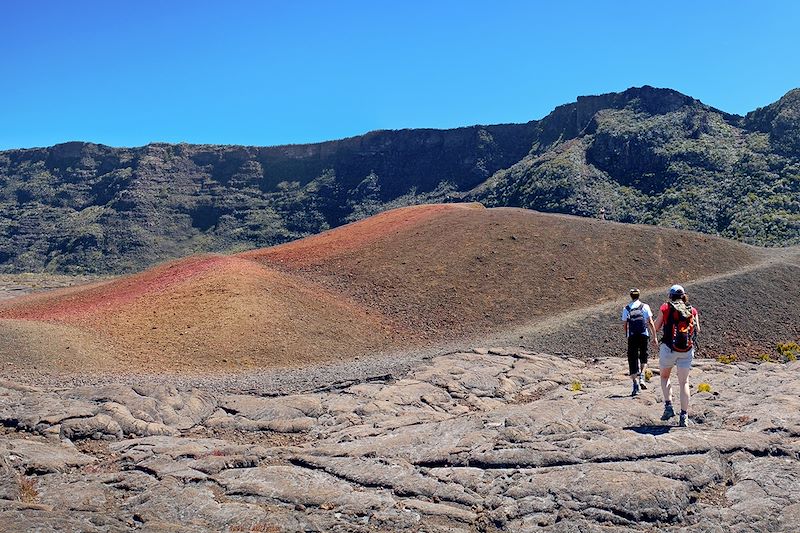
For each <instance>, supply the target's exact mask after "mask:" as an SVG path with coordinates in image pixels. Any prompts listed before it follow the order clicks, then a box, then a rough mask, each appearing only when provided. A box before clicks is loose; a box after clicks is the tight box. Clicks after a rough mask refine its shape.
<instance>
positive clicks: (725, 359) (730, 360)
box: [717, 355, 736, 365]
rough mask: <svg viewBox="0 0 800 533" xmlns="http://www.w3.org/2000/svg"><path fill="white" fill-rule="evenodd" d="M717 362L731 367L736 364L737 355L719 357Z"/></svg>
mask: <svg viewBox="0 0 800 533" xmlns="http://www.w3.org/2000/svg"><path fill="white" fill-rule="evenodd" d="M717 361H719V362H720V363H722V364H723V365H730V364H733V363H735V362H736V356H735V355H720V356H719V357H717Z"/></svg>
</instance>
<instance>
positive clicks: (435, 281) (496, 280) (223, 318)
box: [0, 204, 791, 372]
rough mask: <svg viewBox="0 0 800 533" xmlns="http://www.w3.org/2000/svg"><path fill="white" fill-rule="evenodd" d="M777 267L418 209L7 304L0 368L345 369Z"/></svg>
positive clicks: (522, 213)
mask: <svg viewBox="0 0 800 533" xmlns="http://www.w3.org/2000/svg"><path fill="white" fill-rule="evenodd" d="M769 256H770V253H768V251H766V250H762V249H759V248H754V247H751V246H746V245H742V244H739V243H735V242H732V241H727V240H724V239H719V238H714V237H709V236H707V235H702V234H697V233H691V232H683V231H677V230H669V229H664V228H657V227H652V226H633V225H624V224H617V223H611V222H605V221H599V220H590V219H585V218H577V217H570V216H561V215H548V214H541V213H536V212H532V211H527V210H523V209H512V208H499V209H484V208H483V207H482V206H480V204H447V205H424V206H417V207H408V208H402V209H396V210H393V211H388V212H384V213H381V214H379V215H376V216H373V217H371V218H369V219H366V220H363V221H360V222H356V223H353V224H350V225H347V226H344V227H341V228H337V229H335V230H331V231H328V232H325V233H322V234H320V235H316V236H313V237H309V238H306V239H303V240H300V241H295V242H292V243H288V244H285V245H281V246H275V247H272V248H266V249H260V250H253V251H250V252H246V253H241V254H237V255H233V256H221V255H204V256H196V257H189V258H187V259H183V260H179V261H175V262H171V263H167V264H164V265H160V266H158V267H156V268H153V269H150V270H147V271H145V272H142V273H140V274H137V275H133V276H128V277H123V278H118V279H115V280H112V281H106V282H101V283H95V284H92V285H86V286H80V287H75V288H71V289H66V290H59V291H53V292H49V293H41V294H36V295H32V296H28V297H23V298H18V299H15V300H11V301H9V302H6V303H4V304H2V305H0V335H2V336H3V338H4V341H5V342H4V343H3V346H0V360H14V361H24V362H25V363H26V364H36V365H41V367H42V368H55V369H63V370H81V371H86V370H92V371H148V372H164V371H190V372H208V371H216V370H219V371H223V370H237V369H246V368H254V367H275V366H294V365H304V364H309V363H320V362H328V361H336V360H345V359H349V358H352V357H354V356H358V355H368V354H373V353H377V352H390V351H394V350H404V349H408V348H422V347H430V346H433V345H436V344H437V343H441V342H443V341H447V340H453V339H459V338H465V337H471V336H477V335H484V334H488V333H490V332H495V331H498V330H502V329H507V328H510V327H513V326H519V325H522V324H528V323H532V322H536V321H537V320H540V319H543V318H548V317H551V316H553V315H555V314H559V313H565V312H574V311H576V310H580V309H582V308H585V307H588V306H592V305H595V304H598V303H601V302H608V301H612V300H617V299H619V298H620V296H624V295H625V294H626V293H627V290H628V288H629V287H630V286H633V285H636V286H639V287H642V288H643V289H644V288H648V287H650V288H660V287H664V286H668V285H670V284H672V283H674V282H684V283H686V282H689V281H691V280H696V279H699V278H704V277H708V276H713V275H720V274H723V273H728V272H736V271H738V270H742V269H747V268H753V265H757V264H760V263H761V262H763V261H764V260H765V258H768V257H769ZM689 257H690V258H691V261H689V260H687V259H686V258H689ZM790 275H791V274H790ZM578 332H579V330H578ZM590 334H591V332H589V335H590Z"/></svg>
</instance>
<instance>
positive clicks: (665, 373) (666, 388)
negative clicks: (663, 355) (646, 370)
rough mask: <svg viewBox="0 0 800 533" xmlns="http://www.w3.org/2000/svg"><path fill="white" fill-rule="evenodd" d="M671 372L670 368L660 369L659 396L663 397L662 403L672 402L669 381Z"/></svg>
mask: <svg viewBox="0 0 800 533" xmlns="http://www.w3.org/2000/svg"><path fill="white" fill-rule="evenodd" d="M671 372H672V369H671V368H663V367H662V368H661V369H660V372H659V374H661V394H663V395H664V402H671V401H672V383H670V381H669V375H670V373H671Z"/></svg>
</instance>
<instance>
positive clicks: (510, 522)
mask: <svg viewBox="0 0 800 533" xmlns="http://www.w3.org/2000/svg"><path fill="white" fill-rule="evenodd" d="M797 365H798V363H791V364H788V365H783V364H774V363H764V364H760V365H756V364H750V363H748V364H745V363H742V364H739V365H724V364H720V363H716V362H708V361H705V362H700V363H699V365H698V367H697V368H696V369H695V370H694V371H693V375H692V386H693V389H696V388H697V385H698V383H700V382H704V383H707V384H709V385H710V387H711V390H710V391H709V392H704V393H699V394H695V395H694V397H693V408H692V415H693V420H694V422H695V424H694V425H693V426H691V427H689V428H677V427H675V425H674V420H673V421H672V422H668V423H664V422H661V421H660V420H659V415H660V413H661V408H662V404H661V399H660V392H659V391H657V390H654V389H657V386H656V384H655V382H651V384H650V385H651V386H650V389H649V390H647V391H645V392H644V393H643V394H642V395H640V396H639V397H637V398H635V399H632V398H630V397H629V396H628V394H627V393H628V385H629V382H628V380H627V379H626V378H625V377H624V375H623V373H624V371H625V370H624V368H623V366H624V362H623V361H621V360H619V359H598V360H594V361H591V362H583V361H578V360H572V359H567V358H558V357H553V356H548V355H544V354H537V353H531V352H527V351H524V350H520V349H492V350H485V349H476V350H474V351H473V352H469V353H463V352H459V353H452V354H448V355H443V356H440V357H437V358H434V359H432V360H430V361H429V362H428V363H425V364H423V365H421V366H419V367H418V368H417V369H416V370H414V371H413V372H411V373H410V374H408V375H406V376H398V377H396V378H392V377H390V376H383V377H379V378H375V379H372V380H366V381H363V382H359V383H349V384H348V383H342V384H338V385H336V384H334V385H326V386H325V387H324V388H322V389H318V390H316V391H310V392H306V393H303V394H290V395H283V396H274V397H263V396H254V395H251V394H246V393H244V392H239V393H235V392H232V391H231V389H230V388H227V390H225V389H214V390H211V389H186V390H181V389H177V388H174V387H168V386H159V385H152V384H151V385H146V386H145V385H141V386H140V385H134V386H131V385H122V384H105V385H86V386H81V387H77V388H66V389H60V390H42V389H34V388H30V387H27V386H24V385H21V384H19V383H16V384H15V383H11V382H8V381H5V382H3V383H2V385H1V386H0V421H2V423H3V425H4V426H5V428H6V429H5V430H4V431H3V433H2V434H1V435H0V468H3V469H4V475H3V476H2V478H0V479H2V481H0V520H2V523H3V524H4V525H5V527H8V528H10V529H11V530H27V529H36V530H39V531H49V530H63V529H77V530H82V531H122V530H127V529H131V528H142V529H148V530H170V531H203V530H209V531H217V530H222V529H227V530H230V531H273V530H274V531H299V530H304V531H333V530H340V531H374V530H376V529H377V530H382V531H387V530H389V531H396V530H416V529H424V530H426V531H501V530H510V531H533V530H544V531H574V530H576V529H579V530H581V531H650V530H652V529H653V528H658V529H659V530H661V531H688V530H690V529H691V530H697V529H698V528H699V529H700V530H731V531H751V530H758V531H793V530H794V529H796V526H797V524H798V520H800V496H798V494H800V490H798V489H800V461H799V460H798V459H799V458H800V455H799V454H800V448H799V447H798V437H800V417H799V415H798V413H800V410H799V409H798V397H799V396H798V393H800V388H799V386H800V385H799V383H800V382H798V381H797V379H796V376H797V371H798V369H800V367H798V366H797ZM776 405H780V406H781V408H780V409H776V408H775V406H776Z"/></svg>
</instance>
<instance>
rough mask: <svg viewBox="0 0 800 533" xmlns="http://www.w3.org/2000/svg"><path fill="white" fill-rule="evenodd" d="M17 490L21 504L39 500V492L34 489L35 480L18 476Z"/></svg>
mask: <svg viewBox="0 0 800 533" xmlns="http://www.w3.org/2000/svg"><path fill="white" fill-rule="evenodd" d="M17 490H18V491H19V501H21V502H24V503H33V502H35V501H36V500H37V499H38V498H39V491H38V490H37V489H36V479H35V478H32V477H26V476H23V475H22V474H18V475H17Z"/></svg>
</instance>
